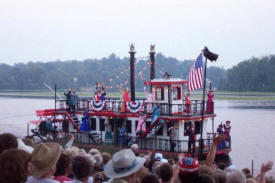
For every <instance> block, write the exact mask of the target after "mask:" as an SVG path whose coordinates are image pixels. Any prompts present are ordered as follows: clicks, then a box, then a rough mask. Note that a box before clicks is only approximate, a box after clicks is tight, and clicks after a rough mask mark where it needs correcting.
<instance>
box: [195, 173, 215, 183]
mask: <svg viewBox="0 0 275 183" xmlns="http://www.w3.org/2000/svg"><path fill="white" fill-rule="evenodd" d="M198 182H199V183H214V179H213V177H211V176H210V175H208V174H201V175H200V176H199V178H198Z"/></svg>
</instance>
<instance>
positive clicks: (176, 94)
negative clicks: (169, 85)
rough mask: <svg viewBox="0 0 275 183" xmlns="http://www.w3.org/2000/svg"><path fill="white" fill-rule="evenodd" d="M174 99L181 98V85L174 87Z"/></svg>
mask: <svg viewBox="0 0 275 183" xmlns="http://www.w3.org/2000/svg"><path fill="white" fill-rule="evenodd" d="M173 100H181V87H180V86H175V87H173Z"/></svg>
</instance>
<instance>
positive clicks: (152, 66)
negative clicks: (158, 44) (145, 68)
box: [150, 44, 156, 80]
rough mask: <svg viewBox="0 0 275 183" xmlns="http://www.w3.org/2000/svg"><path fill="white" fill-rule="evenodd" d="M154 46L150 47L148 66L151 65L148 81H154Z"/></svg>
mask: <svg viewBox="0 0 275 183" xmlns="http://www.w3.org/2000/svg"><path fill="white" fill-rule="evenodd" d="M155 53H156V52H155V45H153V44H152V45H151V46H150V61H151V63H150V65H151V70H150V79H151V80H153V79H155Z"/></svg>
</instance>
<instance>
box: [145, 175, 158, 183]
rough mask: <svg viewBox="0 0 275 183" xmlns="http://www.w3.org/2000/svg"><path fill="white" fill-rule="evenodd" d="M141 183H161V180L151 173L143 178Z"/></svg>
mask: <svg viewBox="0 0 275 183" xmlns="http://www.w3.org/2000/svg"><path fill="white" fill-rule="evenodd" d="M141 183H159V180H158V177H157V176H156V175H154V174H152V173H149V174H147V175H145V176H144V177H143V178H142V180H141Z"/></svg>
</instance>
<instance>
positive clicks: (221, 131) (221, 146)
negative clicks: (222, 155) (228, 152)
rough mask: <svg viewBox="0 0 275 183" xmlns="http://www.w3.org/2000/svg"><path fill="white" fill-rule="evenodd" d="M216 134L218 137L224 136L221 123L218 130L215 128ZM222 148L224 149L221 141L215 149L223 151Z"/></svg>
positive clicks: (223, 142)
mask: <svg viewBox="0 0 275 183" xmlns="http://www.w3.org/2000/svg"><path fill="white" fill-rule="evenodd" d="M217 133H218V134H219V135H222V134H224V131H223V124H222V123H221V124H220V125H219V126H218V128H217ZM224 148H225V141H222V142H220V143H219V144H218V146H217V149H224Z"/></svg>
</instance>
